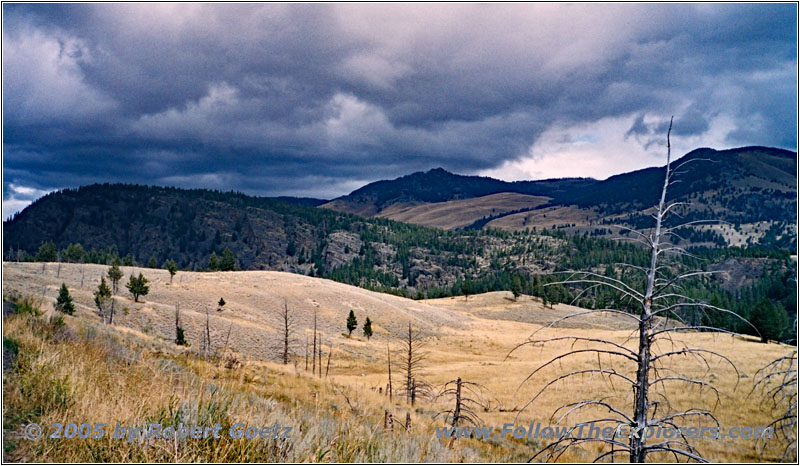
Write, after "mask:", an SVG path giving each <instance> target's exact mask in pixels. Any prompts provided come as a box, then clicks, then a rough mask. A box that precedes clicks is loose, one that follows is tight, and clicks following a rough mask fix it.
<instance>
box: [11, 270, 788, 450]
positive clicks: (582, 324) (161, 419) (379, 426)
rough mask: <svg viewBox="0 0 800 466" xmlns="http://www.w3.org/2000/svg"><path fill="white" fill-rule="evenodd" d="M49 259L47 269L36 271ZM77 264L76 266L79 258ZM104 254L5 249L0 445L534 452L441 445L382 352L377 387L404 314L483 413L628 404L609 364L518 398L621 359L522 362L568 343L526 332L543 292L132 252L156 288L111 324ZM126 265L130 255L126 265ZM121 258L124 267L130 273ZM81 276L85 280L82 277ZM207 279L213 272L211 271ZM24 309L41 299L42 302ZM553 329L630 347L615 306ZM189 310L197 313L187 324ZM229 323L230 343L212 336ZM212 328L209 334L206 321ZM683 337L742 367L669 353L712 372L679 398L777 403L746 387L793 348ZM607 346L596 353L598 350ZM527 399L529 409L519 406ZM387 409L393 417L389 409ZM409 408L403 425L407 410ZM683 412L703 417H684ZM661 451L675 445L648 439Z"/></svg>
mask: <svg viewBox="0 0 800 466" xmlns="http://www.w3.org/2000/svg"><path fill="white" fill-rule="evenodd" d="M42 269H44V272H42ZM81 269H83V270H81ZM105 269H106V268H105V267H102V266H90V265H77V264H61V265H60V266H59V265H58V264H52V263H51V264H45V265H44V266H43V265H42V264H15V263H4V285H3V293H4V299H6V300H14V301H16V302H17V306H16V307H17V310H16V312H4V317H3V324H4V325H3V337H4V376H3V394H4V405H3V429H4V441H5V450H4V459H5V460H7V461H22V462H28V461H37V462H66V461H75V462H149V461H170V462H172V461H181V462H191V461H206V462H221V461H230V462H252V461H288V462H329V461H337V462H364V461H369V462H385V461H392V462H436V461H439V462H449V461H455V462H479V461H487V462H500V461H528V460H529V459H530V458H531V457H532V456H533V455H535V454H536V453H537V452H538V451H539V450H540V449H541V447H542V446H543V440H542V439H526V438H523V439H515V438H513V437H511V436H509V437H506V438H496V439H489V440H477V439H458V440H456V441H454V442H452V444H449V443H450V442H448V441H446V440H442V439H437V438H436V436H435V433H434V431H435V428H436V427H437V426H445V425H447V424H446V421H445V420H444V419H443V418H442V416H441V415H439V416H437V413H440V412H441V411H443V410H445V409H448V408H452V406H451V405H452V399H450V398H438V399H426V398H424V397H423V396H420V397H419V399H417V400H416V403H415V404H414V405H413V406H412V405H411V404H410V403H409V401H408V400H407V399H406V397H404V396H402V395H401V394H400V393H399V388H398V387H400V386H401V385H402V382H401V381H402V379H403V377H404V375H403V374H402V373H401V372H400V371H399V369H397V368H396V367H393V369H392V371H393V374H392V376H393V386H394V394H393V397H392V399H391V400H390V399H389V397H388V396H387V393H386V384H387V383H388V371H387V348H389V350H390V352H391V354H392V358H393V359H395V361H394V362H397V360H396V359H397V358H400V357H402V354H403V349H402V348H403V341H402V335H403V330H404V329H405V328H407V326H408V324H409V322H410V323H411V324H412V325H413V326H414V328H415V329H417V328H419V329H420V330H421V331H422V334H423V335H424V339H423V341H424V347H423V349H422V351H424V352H425V355H426V357H425V359H424V360H423V361H422V362H421V363H420V367H419V373H418V378H419V379H420V381H425V382H427V383H429V384H430V385H431V386H432V387H433V393H435V392H436V391H438V390H439V389H440V388H441V387H442V385H443V384H444V383H446V382H448V381H451V380H454V379H456V378H461V379H462V380H464V381H468V382H474V383H480V384H482V385H483V386H484V387H485V390H484V391H483V392H482V393H483V394H484V395H485V402H486V407H485V409H480V410H479V411H478V412H477V414H478V416H479V417H480V420H481V422H482V423H483V424H484V425H486V426H496V427H502V426H503V425H504V424H506V423H514V424H515V425H528V424H529V423H530V422H539V423H541V424H542V425H553V424H554V423H555V422H554V419H552V418H551V415H552V413H553V411H554V410H555V409H556V408H557V407H558V406H559V405H561V404H563V403H565V402H568V401H570V400H577V399H585V398H592V399H614V400H615V403H617V404H618V405H619V406H626V405H630V403H631V394H630V393H627V392H625V391H623V390H621V389H620V385H619V384H616V385H615V383H614V381H613V380H610V379H609V378H605V377H596V376H595V377H591V376H586V377H578V378H570V379H565V380H563V381H561V382H558V383H556V384H554V385H553V386H552V388H551V389H550V390H547V391H545V392H544V393H543V394H542V395H541V396H540V397H539V398H538V399H537V400H536V401H535V402H534V403H533V404H531V405H529V406H526V403H528V401H530V400H531V398H532V397H533V396H534V394H536V393H537V392H538V391H539V390H540V389H541V388H542V387H543V386H544V385H545V384H546V383H547V382H548V381H550V380H551V379H553V378H554V377H557V376H558V375H559V374H563V373H566V372H569V371H571V370H575V369H581V368H586V367H595V366H596V365H597V364H598V363H599V364H601V365H602V366H604V367H612V366H613V367H614V368H615V369H616V370H618V371H621V372H624V371H630V370H631V368H632V365H631V366H629V367H625V365H624V364H622V365H620V364H619V363H618V362H615V361H611V360H610V359H609V360H605V359H603V360H600V361H598V360H597V359H596V356H594V355H592V356H587V357H582V356H580V355H577V356H575V357H572V358H568V359H565V360H563V361H562V362H561V363H560V364H554V365H551V366H549V367H547V368H546V369H544V370H543V371H541V372H539V373H537V374H536V375H535V376H534V377H533V378H531V379H530V380H529V381H527V382H525V379H526V377H527V376H528V375H529V374H530V373H531V372H532V371H533V370H534V369H535V368H536V367H538V366H539V365H541V364H542V363H543V362H546V361H548V360H550V359H552V358H554V357H556V356H557V355H558V354H560V353H562V352H564V350H565V349H567V348H571V347H573V342H572V341H569V340H565V341H559V342H554V343H551V344H546V345H535V346H532V345H531V346H525V347H522V348H520V349H519V350H516V351H513V352H512V350H513V349H514V348H515V347H516V346H517V345H519V344H520V343H523V342H524V341H526V339H527V338H528V337H529V336H530V335H531V334H532V333H533V332H535V331H537V330H539V329H541V328H542V326H544V325H547V323H548V322H550V321H552V320H554V319H556V318H558V317H560V316H564V315H567V314H569V313H572V312H575V311H576V310H577V308H572V307H570V306H567V305H556V306H554V307H553V308H552V309H551V308H549V307H544V306H542V304H541V302H540V301H539V300H538V299H537V298H532V297H529V296H525V295H523V296H520V297H519V298H518V299H516V300H515V299H514V298H513V297H512V295H511V293H507V292H495V293H487V294H483V295H477V296H470V297H469V298H467V299H465V298H464V297H458V298H444V299H437V300H425V301H412V300H407V299H404V298H400V297H396V296H390V295H384V294H379V293H373V292H369V291H366V290H363V289H359V288H355V287H350V286H347V285H343V284H339V283H334V282H331V281H329V280H323V279H316V278H309V277H303V276H298V275H292V274H282V273H278V272H227V273H222V272H217V273H190V272H179V273H178V275H177V276H176V277H175V278H174V279H173V283H172V284H170V283H169V276H168V274H167V273H166V271H160V270H150V269H143V268H137V269H136V271H137V272H138V271H142V272H143V273H144V274H145V275H146V276H148V277H149V278H150V279H151V292H150V294H148V295H147V296H145V297H144V300H143V302H142V303H134V302H133V300H132V299H131V298H130V297H129V295H128V294H127V292H122V291H121V292H119V293H118V297H117V300H118V303H119V309H120V310H122V309H127V314H126V313H125V312H123V311H120V312H119V314H118V318H115V322H114V324H112V325H107V324H103V323H101V321H100V319H99V318H98V317H97V316H96V315H95V313H94V311H93V309H92V306H93V304H92V300H91V292H92V289H93V288H96V282H97V279H98V277H99V274H101V273H102V272H103V271H104V270H105ZM125 269H128V268H125ZM132 271H133V270H124V272H125V274H126V276H127V275H128V274H129V273H130V272H132ZM81 279H82V280H83V286H81V284H80V281H81ZM62 282H64V283H66V284H67V286H68V287H70V290H71V293H72V295H73V296H74V298H75V302H76V307H77V312H76V314H75V315H74V316H67V315H60V314H59V313H57V312H54V311H53V310H52V303H53V301H54V300H55V296H56V294H57V291H58V287H59V286H60V284H61V283H62ZM212 285H213V286H212ZM220 294H222V295H223V296H224V297H225V301H226V302H227V304H226V305H225V309H224V310H223V311H222V312H217V311H216V310H212V311H210V312H211V313H212V314H214V315H213V320H211V325H212V326H213V331H214V332H215V333H214V335H215V336H214V337H213V340H214V341H215V342H218V344H217V345H215V346H217V351H216V352H215V353H216V355H208V354H203V353H202V352H200V351H199V343H198V340H197V337H196V335H197V334H198V333H199V329H200V327H201V326H202V325H204V323H205V320H204V319H205V311H206V310H207V309H206V307H214V306H215V304H216V301H215V300H216V299H218V298H219V296H218V295H220ZM284 300H286V302H288V303H289V306H290V309H291V310H292V312H293V313H295V316H296V317H297V322H298V324H297V327H296V328H295V333H296V337H297V338H296V340H297V341H296V344H295V345H293V357H292V362H291V363H290V364H287V365H283V364H280V363H279V362H277V361H278V358H276V356H275V351H274V348H275V346H276V343H277V342H278V341H279V336H278V333H279V330H280V322H279V319H278V311H279V309H280V308H281V306H282V304H283V302H284ZM176 305H177V306H179V308H180V309H181V315H182V319H185V320H184V321H183V322H185V325H186V326H187V332H186V333H187V336H188V340H189V344H190V345H189V346H188V347H181V346H176V345H175V344H174V343H173V339H174V326H172V325H173V324H172V322H173V321H174V307H175V306H176ZM36 309H38V310H39V312H36ZM350 309H356V314H357V315H358V317H359V319H360V321H359V323H360V322H361V320H363V317H364V316H366V315H369V316H370V318H371V319H372V320H373V321H374V322H375V334H374V335H373V336H372V338H371V339H369V340H368V339H367V338H366V337H364V336H363V335H362V333H361V328H360V325H359V328H358V329H357V330H356V331H354V332H353V334H352V336H350V337H348V335H347V330H346V328H345V320H346V315H347V312H348V311H349V310H350ZM314 310H316V312H317V314H318V329H319V330H320V331H321V334H322V338H323V342H324V343H323V351H324V356H323V361H326V359H327V357H328V353H329V352H331V358H330V366H329V368H327V370H326V372H327V375H326V374H325V373H323V376H322V377H320V376H319V375H316V376H315V375H312V374H311V372H310V371H308V370H306V368H305V358H304V349H305V348H304V347H305V336H304V334H305V335H307V334H308V329H309V325H310V323H311V321H310V320H309V316H310V315H311V314H312V313H313V312H314ZM567 322H569V321H565V322H564V325H560V326H558V327H554V328H547V329H544V330H542V331H540V332H539V334H538V335H539V336H547V337H559V336H567V335H569V336H578V337H586V338H593V337H602V338H605V339H608V340H611V341H613V342H616V343H618V344H621V345H627V346H628V347H634V345H635V339H631V330H632V327H631V326H630V324H626V323H625V319H624V318H622V317H600V316H593V317H592V318H591V319H589V318H579V319H574V322H573V323H570V324H567ZM195 327H196V328H195ZM226 332H228V333H229V334H230V341H229V343H228V344H227V345H226V347H225V348H220V347H221V346H222V336H224V334H225V333H226ZM217 335H219V337H217ZM680 340H681V341H677V339H676V341H673V342H671V343H670V342H663V343H662V344H664V345H676V347H678V348H679V347H681V345H686V344H688V345H695V346H699V347H703V348H707V349H709V350H712V351H715V352H718V353H720V354H723V355H724V356H726V357H727V358H729V359H730V360H731V361H732V362H733V363H734V364H735V366H736V368H737V369H738V372H739V375H738V376H737V374H736V372H734V371H733V370H732V369H731V366H730V365H729V364H728V363H727V362H725V361H723V360H719V359H713V358H712V359H711V360H710V364H709V365H708V366H706V365H705V364H704V363H702V362H701V361H699V360H697V359H694V358H690V357H687V358H676V359H674V364H675V365H676V367H675V369H680V370H681V371H682V372H683V373H684V374H687V375H689V376H691V377H693V378H695V377H696V378H698V379H702V380H705V381H708V382H709V383H713V384H714V386H716V388H718V389H719V392H720V396H719V398H717V397H716V396H715V394H714V392H713V391H711V390H709V389H707V388H703V387H698V388H687V387H686V386H682V385H680V384H674V385H671V384H669V383H667V384H665V386H663V387H662V388H661V390H662V391H663V393H665V394H666V395H667V396H668V397H669V400H670V402H671V403H672V405H673V408H675V409H688V408H692V407H695V408H696V407H705V408H708V409H712V410H713V412H714V414H715V416H716V417H717V419H718V420H719V423H720V425H721V426H722V427H723V428H726V427H731V426H763V425H766V424H768V423H769V422H770V421H771V420H772V419H773V418H774V417H775V413H774V412H772V411H771V410H769V409H768V407H767V405H765V404H763V403H762V400H761V398H760V397H759V396H758V393H757V392H756V393H751V391H752V388H753V375H754V373H755V372H756V371H757V370H758V369H759V368H760V367H762V366H763V365H765V364H766V363H767V362H769V361H770V360H772V359H775V358H777V357H779V356H781V355H783V354H785V353H787V352H788V351H789V349H790V348H789V347H787V346H785V345H779V344H774V343H771V344H763V343H760V342H758V341H756V340H755V339H749V338H741V337H735V336H731V335H723V334H718V333H685V334H681V335H680ZM601 359H602V358H601ZM523 408H524V409H523ZM387 412H388V413H390V414H391V416H392V417H393V419H394V422H393V423H392V428H391V429H389V428H387V425H386V417H387V414H386V413H387ZM598 414H600V413H599V412H595V411H592V410H584V411H581V412H580V413H579V414H578V413H576V415H574V416H570V417H568V418H566V419H564V420H562V421H561V422H560V423H559V425H569V426H571V425H575V424H577V423H580V422H584V421H586V420H588V419H591V418H592V417H593V416H597V415H598ZM407 419H408V420H410V425H409V427H408V429H406V428H405V427H404V424H406V422H407ZM30 422H36V423H39V424H40V425H42V426H43V427H44V428H45V433H46V434H50V433H52V429H50V428H49V426H51V425H52V424H53V423H62V424H66V423H70V422H74V423H77V424H81V423H90V424H94V423H106V424H107V425H108V426H114V425H116V423H120V424H121V425H124V426H143V425H148V424H151V423H160V424H162V425H164V426H166V425H178V424H179V423H184V424H186V425H199V426H206V425H214V424H220V425H221V426H222V430H223V431H227V430H228V429H229V428H230V427H231V426H233V425H234V424H237V423H244V424H246V425H247V426H257V427H261V426H271V425H274V424H275V423H277V424H280V425H281V426H292V427H293V431H292V436H291V438H290V439H232V438H229V437H227V436H224V435H223V436H222V438H220V439H152V438H151V439H146V440H136V441H133V442H128V441H126V440H123V439H113V438H110V436H109V435H106V436H104V437H103V438H100V439H91V438H90V439H80V438H72V439H49V438H46V437H47V435H45V438H43V439H40V440H38V441H29V440H26V439H24V438H22V437H21V433H22V428H23V427H24V425H26V424H27V423H30ZM691 425H697V426H702V425H708V423H707V422H705V423H704V421H702V420H697V419H693V420H692V423H691ZM693 444H694V446H695V447H696V448H697V449H698V450H699V451H700V452H701V453H702V454H703V456H704V457H705V458H706V459H709V460H711V461H716V462H746V461H774V460H776V459H778V458H780V453H781V452H782V448H781V447H782V445H781V444H780V442H777V441H774V442H770V443H768V444H767V445H766V449H765V450H764V451H763V452H762V447H764V444H763V442H758V441H756V440H752V439H735V440H734V439H724V440H723V439H719V440H710V439H707V440H696V441H694V442H693ZM598 448H599V446H592V445H588V446H587V445H581V446H578V447H575V448H572V449H570V450H569V451H568V452H567V453H566V454H565V455H564V456H562V457H561V458H560V460H561V461H577V462H582V461H591V460H592V459H593V458H594V457H595V456H596V454H597V452H598V451H599V449H598ZM651 458H652V459H659V460H664V461H669V460H670V457H658V456H655V455H654V456H652V457H651Z"/></svg>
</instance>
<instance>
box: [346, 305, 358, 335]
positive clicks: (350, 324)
mask: <svg viewBox="0 0 800 466" xmlns="http://www.w3.org/2000/svg"><path fill="white" fill-rule="evenodd" d="M356 327H358V320H356V315H355V314H354V313H353V310H352V309H350V315H348V316H347V336H348V337H349V336H350V335H351V334H352V333H353V330H355V329H356Z"/></svg>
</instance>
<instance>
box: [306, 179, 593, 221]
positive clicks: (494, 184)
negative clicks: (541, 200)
mask: <svg viewBox="0 0 800 466" xmlns="http://www.w3.org/2000/svg"><path fill="white" fill-rule="evenodd" d="M594 183H595V180H593V179H591V178H563V179H552V180H542V181H515V182H508V181H502V180H496V179H494V178H489V177H486V176H465V175H456V174H454V173H450V172H448V171H446V170H444V169H443V168H435V169H433V170H430V171H427V172H416V173H412V174H410V175H406V176H403V177H400V178H397V179H395V180H391V181H376V182H374V183H370V184H368V185H366V186H364V187H361V188H359V189H357V190H355V191H353V192H352V193H350V194H348V195H347V196H343V197H340V198H337V199H334V200H332V201H330V202H328V203H326V204H323V205H322V206H321V207H325V208H329V209H333V210H338V211H340V212H349V213H353V214H356V215H362V216H374V215H377V214H379V213H380V212H381V211H383V210H384V209H386V208H387V207H389V206H392V205H395V204H407V205H415V204H421V203H438V202H446V201H452V200H458V199H471V198H476V197H482V196H488V195H491V194H497V193H520V194H528V195H531V196H550V197H552V196H554V195H558V194H560V193H565V192H568V191H571V190H575V189H582V188H584V187H586V186H589V185H592V184H594Z"/></svg>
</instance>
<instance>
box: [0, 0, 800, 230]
mask: <svg viewBox="0 0 800 466" xmlns="http://www.w3.org/2000/svg"><path fill="white" fill-rule="evenodd" d="M796 17H797V12H796V6H795V5H792V4H782V5H770V4H753V5H746V4H732V5H716V4H713V5H712V4H702V5H700V4H698V5H690V4H641V5H635V4H632V5H629V4H606V5H589V4H579V5H569V4H563V5H558V4H539V5H534V4H507V5H491V4H466V5H446V4H438V5H426V4H414V5H400V4H387V5H358V4H293V5H280V4H240V5H225V4H204V5H187V4H180V5H176V4H171V5H157V4H80V5H55V4H27V5H11V4H4V5H3V37H2V39H3V42H2V44H3V45H2V52H3V62H2V66H3V68H2V75H3V216H4V217H8V216H9V215H10V214H12V213H13V212H14V211H16V210H18V209H21V208H22V207H24V206H25V205H27V203H29V202H30V201H31V200H32V199H35V198H37V197H39V196H41V195H42V194H43V193H46V192H48V191H50V190H53V189H58V188H62V187H74V186H79V185H84V184H90V183H95V182H106V181H108V182H131V183H146V184H159V185H175V186H182V187H205V188H214V189H225V190H227V189H234V190H239V191H243V192H246V193H250V194H259V195H299V196H314V197H325V198H332V197H335V196H338V195H342V194H346V193H348V192H350V191H351V190H353V189H355V188H357V187H359V186H361V185H363V184H365V183H368V182H370V181H374V180H377V179H386V178H394V177H397V176H401V175H404V174H407V173H410V172H413V171H418V170H427V169H430V168H435V167H444V168H445V169H448V170H451V171H454V172H457V173H463V174H484V175H491V176H495V177H499V178H503V179H507V180H517V179H541V178H549V177H562V176H591V177H595V178H605V177H608V176H610V175H613V174H616V173H621V172H626V171H630V170H634V169H638V168H642V167H646V166H653V165H660V164H663V157H664V139H665V132H666V128H665V123H666V122H667V121H668V119H669V116H670V115H673V114H674V115H675V126H674V131H673V135H674V137H673V140H672V142H673V148H674V150H675V152H676V153H677V154H678V155H682V154H683V153H685V152H688V151H689V150H691V149H694V148H697V147H713V148H717V149H723V148H730V147H738V146H744V145H767V146H773V147H782V148H788V149H792V150H795V149H796V145H797V138H796V136H797V23H796Z"/></svg>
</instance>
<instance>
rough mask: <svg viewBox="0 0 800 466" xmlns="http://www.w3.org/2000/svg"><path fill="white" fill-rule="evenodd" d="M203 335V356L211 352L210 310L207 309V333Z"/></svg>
mask: <svg viewBox="0 0 800 466" xmlns="http://www.w3.org/2000/svg"><path fill="white" fill-rule="evenodd" d="M201 333H202V335H203V354H205V355H208V353H209V352H210V351H211V325H210V323H209V317H208V309H206V328H205V332H202V331H201Z"/></svg>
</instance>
